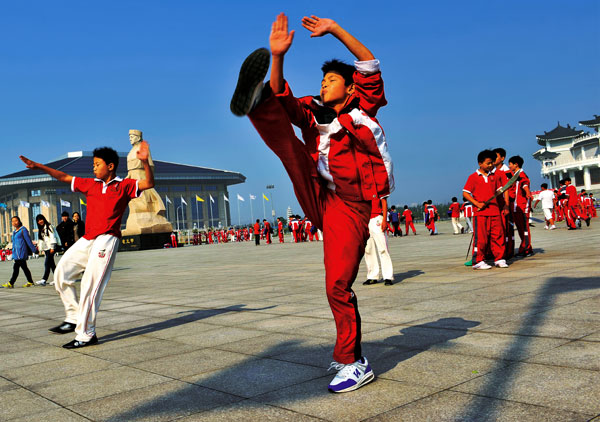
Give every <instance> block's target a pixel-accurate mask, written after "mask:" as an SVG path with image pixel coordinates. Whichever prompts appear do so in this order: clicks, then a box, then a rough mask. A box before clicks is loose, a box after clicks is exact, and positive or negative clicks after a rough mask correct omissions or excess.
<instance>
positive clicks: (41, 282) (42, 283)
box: [35, 279, 46, 286]
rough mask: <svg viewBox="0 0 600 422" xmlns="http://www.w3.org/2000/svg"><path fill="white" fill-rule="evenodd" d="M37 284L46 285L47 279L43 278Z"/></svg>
mask: <svg viewBox="0 0 600 422" xmlns="http://www.w3.org/2000/svg"><path fill="white" fill-rule="evenodd" d="M35 285H36V286H45V285H46V280H44V279H41V280H40V281H36V282H35Z"/></svg>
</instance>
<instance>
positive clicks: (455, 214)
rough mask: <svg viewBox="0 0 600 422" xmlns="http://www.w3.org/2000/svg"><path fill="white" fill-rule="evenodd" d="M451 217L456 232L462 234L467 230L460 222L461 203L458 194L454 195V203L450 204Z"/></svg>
mask: <svg viewBox="0 0 600 422" xmlns="http://www.w3.org/2000/svg"><path fill="white" fill-rule="evenodd" d="M449 209H450V212H451V215H450V217H451V218H452V228H453V229H454V234H462V233H464V232H465V228H464V227H463V226H462V224H460V204H459V203H458V199H457V198H456V196H453V197H452V203H451V204H450V207H449Z"/></svg>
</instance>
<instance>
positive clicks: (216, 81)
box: [0, 0, 600, 221]
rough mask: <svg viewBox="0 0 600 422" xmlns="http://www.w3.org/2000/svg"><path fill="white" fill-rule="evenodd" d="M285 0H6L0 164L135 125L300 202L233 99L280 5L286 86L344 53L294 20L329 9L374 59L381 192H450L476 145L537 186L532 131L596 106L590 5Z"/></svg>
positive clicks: (100, 139)
mask: <svg viewBox="0 0 600 422" xmlns="http://www.w3.org/2000/svg"><path fill="white" fill-rule="evenodd" d="M288 3H290V5H289V6H288V7H286V8H283V9H282V5H284V4H285V2H281V1H277V2H275V1H263V2H242V1H230V2H228V3H218V2H212V3H207V2H200V1H143V2H142V1H127V0H120V1H104V2H96V3H92V2H76V1H62V2H47V1H30V2H10V3H9V2H3V4H2V6H0V36H1V39H2V43H1V44H0V81H1V86H2V90H1V94H2V95H1V97H0V98H1V101H0V143H1V145H2V154H1V155H0V173H1V174H6V173H10V172H13V171H17V170H20V169H22V165H21V163H20V161H19V160H18V158H17V157H18V155H19V154H25V155H28V156H30V157H31V158H32V159H34V160H37V161H42V162H43V161H48V160H50V159H52V158H54V157H57V156H59V155H62V154H64V153H65V152H66V151H73V150H91V149H93V148H94V147H96V146H100V145H109V146H112V147H113V148H115V149H117V150H121V151H127V150H128V137H127V135H128V133H127V132H128V129H133V128H135V129H141V130H143V131H144V137H145V138H146V139H147V140H148V141H149V142H150V144H151V148H152V154H153V156H154V157H155V158H156V159H162V160H166V161H174V162H181V163H187V164H194V165H200V166H207V167H212V168H221V169H227V170H233V171H239V172H241V173H243V174H244V175H245V176H246V177H247V181H246V183H245V184H243V185H236V186H232V187H231V188H230V196H231V197H233V198H235V197H236V194H237V193H239V194H241V195H243V196H245V197H247V196H248V194H249V193H253V194H255V195H257V197H259V198H260V194H261V192H263V191H265V189H264V188H265V185H267V184H274V185H275V186H276V190H275V193H274V195H275V198H274V199H275V206H276V210H277V213H278V215H280V214H284V212H285V209H286V208H287V206H288V205H289V206H291V207H292V209H293V210H294V211H297V212H300V210H299V207H298V205H297V202H296V201H295V199H294V194H293V191H292V187H291V183H290V182H289V180H288V178H287V175H286V174H285V171H284V170H283V167H282V166H281V164H280V163H279V161H278V159H277V158H276V157H275V156H274V154H272V153H271V152H270V151H269V150H268V149H267V148H266V146H264V144H263V143H262V141H261V140H260V138H259V137H258V135H257V134H256V132H255V131H254V129H253V127H252V126H251V124H250V122H249V121H248V120H247V119H245V118H241V119H240V118H237V117H235V116H233V115H232V114H231V113H230V112H229V100H230V97H231V94H232V92H233V89H234V87H235V83H236V80H237V72H238V70H239V66H240V64H241V62H242V61H243V59H244V58H245V56H246V55H247V54H248V53H250V52H251V51H253V50H254V49H255V48H257V47H261V46H266V47H268V35H269V30H270V25H271V22H272V21H273V19H274V18H275V16H276V15H277V13H278V12H280V11H284V12H286V13H287V14H288V15H289V17H290V22H291V27H292V28H293V29H296V31H297V32H296V37H295V40H294V44H293V46H292V48H291V50H290V52H289V54H288V56H287V57H286V63H285V76H286V78H287V79H288V81H289V82H290V85H291V86H292V88H293V90H294V92H295V94H296V95H308V94H315V93H317V92H318V89H319V83H320V80H321V74H320V70H319V69H320V65H321V63H322V62H323V61H325V60H327V59H330V58H332V57H336V58H340V59H345V60H347V61H350V60H352V57H351V56H350V54H349V53H348V52H347V51H346V50H345V49H344V48H343V47H342V46H341V45H340V44H339V43H338V42H337V41H335V40H334V39H333V38H331V37H329V38H318V39H310V38H309V36H308V33H307V31H306V30H304V29H303V28H302V27H301V25H300V19H301V18H302V16H304V15H309V14H315V15H318V16H321V17H330V18H333V19H335V20H337V21H338V22H339V23H340V24H341V25H342V26H344V27H345V28H347V29H348V30H349V31H350V32H351V33H353V34H354V35H355V36H356V37H357V38H359V39H360V40H361V41H363V43H364V44H365V45H367V46H368V47H369V48H370V49H371V50H372V51H373V53H374V54H375V55H376V57H377V58H379V59H380V60H381V63H382V72H383V78H384V81H385V84H386V96H387V99H388V103H389V104H388V106H387V107H385V108H383V109H382V110H381V111H380V113H379V116H378V117H379V120H380V122H381V124H382V126H383V128H384V129H385V131H386V135H387V139H388V144H389V147H390V150H391V153H392V157H393V159H394V164H395V177H396V182H397V183H396V191H395V192H394V193H393V194H392V196H391V203H396V204H410V203H413V202H421V201H423V200H424V199H429V198H431V199H433V200H434V201H435V202H446V201H448V200H449V199H450V197H452V196H454V195H456V196H459V195H460V192H461V190H462V186H463V185H464V182H465V180H466V177H467V175H468V174H469V173H470V172H472V171H473V170H474V169H475V168H476V165H477V163H476V159H475V157H476V154H477V152H478V151H479V150H481V149H483V148H486V147H497V146H503V147H504V148H506V149H507V151H508V154H509V156H510V155H515V154H519V155H521V156H523V157H524V158H525V169H526V170H527V171H528V173H529V174H530V176H531V177H532V179H533V184H534V185H538V184H539V183H541V182H542V179H541V177H540V176H539V170H540V166H539V164H538V162H537V161H535V160H533V158H532V157H531V154H532V153H533V152H534V151H535V150H536V149H537V144H536V141H535V135H536V134H540V133H543V131H544V130H547V131H549V130H551V129H553V128H554V127H555V126H556V123H557V121H560V122H561V124H563V125H566V124H567V123H570V124H571V125H577V122H578V121H579V120H584V119H591V118H593V114H600V84H599V83H598V69H599V68H600V47H599V45H600V43H599V41H600V27H599V26H598V22H600V2H597V1H578V0H575V1H569V2H566V1H552V0H550V1H548V0H545V1H486V2H481V1H459V2H449V1H430V2H407V1H394V2H392V1H389V2H387V1H381V2H376V3H372V4H373V5H376V7H374V8H371V7H369V5H370V3H368V2H364V1H347V2H345V3H344V6H343V7H340V6H339V4H341V3H340V2H329V3H327V4H326V5H324V4H323V3H324V2H311V1H304V2H288ZM231 208H232V209H231V213H232V217H233V220H234V221H237V206H236V204H235V203H232V207H231ZM257 210H262V205H261V204H260V203H255V205H254V211H255V215H256V214H257V212H256V211H257ZM249 214H250V211H249V206H248V201H246V202H245V203H243V204H242V219H244V216H245V217H246V219H249Z"/></svg>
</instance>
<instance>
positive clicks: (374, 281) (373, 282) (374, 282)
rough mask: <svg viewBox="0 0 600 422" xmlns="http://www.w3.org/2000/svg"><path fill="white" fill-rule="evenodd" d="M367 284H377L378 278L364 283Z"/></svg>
mask: <svg viewBox="0 0 600 422" xmlns="http://www.w3.org/2000/svg"><path fill="white" fill-rule="evenodd" d="M363 284H364V285H365V286H370V285H371V284H377V280H371V279H368V280H367V281H365V282H364V283H363Z"/></svg>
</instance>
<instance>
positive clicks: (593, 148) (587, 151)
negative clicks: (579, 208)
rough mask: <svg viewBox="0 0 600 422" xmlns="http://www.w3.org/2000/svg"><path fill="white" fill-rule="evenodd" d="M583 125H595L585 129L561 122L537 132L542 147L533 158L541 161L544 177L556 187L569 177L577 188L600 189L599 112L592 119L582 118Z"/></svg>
mask: <svg viewBox="0 0 600 422" xmlns="http://www.w3.org/2000/svg"><path fill="white" fill-rule="evenodd" d="M579 124H580V125H581V126H586V127H588V128H590V129H593V132H585V131H584V130H579V129H576V128H574V127H571V126H570V125H569V124H567V126H566V127H564V126H561V125H560V122H559V123H558V125H557V126H556V127H555V128H554V129H552V130H551V131H550V132H544V134H543V135H537V136H536V138H537V142H538V144H539V145H540V146H542V148H541V149H539V150H537V151H536V152H535V153H534V154H533V158H535V159H536V160H538V161H540V162H541V164H542V171H541V174H542V177H544V178H546V179H548V180H549V181H550V183H549V185H551V186H552V187H553V188H557V187H558V186H559V181H560V180H561V179H563V178H565V177H567V176H568V177H570V178H571V181H572V182H573V184H574V185H576V186H577V188H578V189H586V190H592V191H594V190H596V191H597V190H600V133H599V132H598V129H599V127H600V116H596V115H594V119H592V120H582V121H580V122H579Z"/></svg>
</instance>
